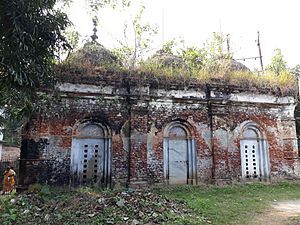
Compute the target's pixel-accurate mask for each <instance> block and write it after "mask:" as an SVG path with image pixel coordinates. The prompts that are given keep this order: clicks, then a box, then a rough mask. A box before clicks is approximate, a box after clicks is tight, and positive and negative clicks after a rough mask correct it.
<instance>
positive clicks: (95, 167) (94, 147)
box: [76, 139, 104, 185]
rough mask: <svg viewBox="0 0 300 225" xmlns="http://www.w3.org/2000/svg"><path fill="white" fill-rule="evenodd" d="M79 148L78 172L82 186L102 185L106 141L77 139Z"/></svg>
mask: <svg viewBox="0 0 300 225" xmlns="http://www.w3.org/2000/svg"><path fill="white" fill-rule="evenodd" d="M76 141H77V144H78V145H77V146H78V147H79V155H78V163H77V171H78V174H77V175H78V176H79V177H78V178H79V182H80V184H82V185H92V184H96V183H102V178H103V169H104V168H103V164H104V139H77V140H76Z"/></svg>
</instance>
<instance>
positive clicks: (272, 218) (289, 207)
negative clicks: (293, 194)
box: [248, 200, 300, 225]
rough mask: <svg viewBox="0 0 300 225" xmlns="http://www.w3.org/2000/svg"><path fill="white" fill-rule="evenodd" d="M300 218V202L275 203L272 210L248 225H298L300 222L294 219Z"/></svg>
mask: <svg viewBox="0 0 300 225" xmlns="http://www.w3.org/2000/svg"><path fill="white" fill-rule="evenodd" d="M299 216H300V200H289V201H279V202H273V203H272V208H271V209H269V210H268V211H267V212H265V213H263V214H261V215H259V216H257V217H256V218H255V219H254V220H253V221H251V222H250V223H248V225H296V224H300V220H299V219H298V220H293V219H292V218H293V217H299Z"/></svg>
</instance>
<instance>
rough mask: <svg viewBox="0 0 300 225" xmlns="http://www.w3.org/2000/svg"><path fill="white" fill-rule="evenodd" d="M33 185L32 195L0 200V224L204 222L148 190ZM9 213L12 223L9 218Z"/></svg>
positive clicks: (174, 201)
mask: <svg viewBox="0 0 300 225" xmlns="http://www.w3.org/2000/svg"><path fill="white" fill-rule="evenodd" d="M33 186H34V188H31V189H33V190H34V192H32V191H30V192H27V193H26V192H25V193H21V194H19V195H17V196H11V197H7V198H6V200H2V199H1V198H0V209H1V210H0V223H1V224H4V223H6V224H64V225H66V224H147V223H149V222H151V223H155V224H183V223H189V224H197V221H200V220H201V221H205V218H204V217H197V216H196V215H195V214H193V213H192V212H191V210H189V209H188V208H187V207H186V204H185V203H183V202H180V201H176V200H170V199H169V198H166V197H164V196H162V195H159V194H155V193H152V192H150V191H135V190H133V189H127V190H121V191H112V190H99V189H92V188H80V189H69V188H58V187H50V186H47V185H33ZM12 199H13V200H12ZM10 212H11V213H10ZM12 214H13V215H14V217H13V219H14V220H12V219H11V218H10V215H12Z"/></svg>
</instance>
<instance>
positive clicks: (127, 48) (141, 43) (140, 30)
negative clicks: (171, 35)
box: [113, 5, 157, 69]
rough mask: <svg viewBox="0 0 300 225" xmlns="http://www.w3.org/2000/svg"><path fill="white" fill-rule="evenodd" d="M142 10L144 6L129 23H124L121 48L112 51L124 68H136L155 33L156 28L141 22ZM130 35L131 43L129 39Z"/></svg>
mask: <svg viewBox="0 0 300 225" xmlns="http://www.w3.org/2000/svg"><path fill="white" fill-rule="evenodd" d="M144 10H145V6H143V5H141V6H140V9H139V11H138V12H137V13H136V14H135V16H134V18H133V20H132V21H131V23H129V22H128V21H126V22H125V25H124V31H123V34H124V38H123V39H122V40H119V44H120V46H121V47H119V48H115V49H114V50H113V52H114V53H115V54H116V55H117V56H118V57H119V59H120V60H121V61H122V62H123V65H124V66H125V68H129V69H135V68H136V66H137V65H138V63H139V62H140V61H141V60H142V58H143V56H144V55H145V54H146V53H148V52H149V51H150V49H151V48H150V44H151V43H152V41H153V36H154V35H155V34H156V33H157V28H156V26H153V25H151V24H150V23H147V22H144V21H143V15H144ZM130 28H131V29H130ZM131 32H132V33H131ZM132 34H133V41H131V40H130V38H129V36H131V35H132Z"/></svg>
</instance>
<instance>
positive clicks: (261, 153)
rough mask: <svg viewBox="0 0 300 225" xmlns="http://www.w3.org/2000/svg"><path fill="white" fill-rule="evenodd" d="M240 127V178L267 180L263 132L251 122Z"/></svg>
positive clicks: (267, 159) (266, 147)
mask: <svg viewBox="0 0 300 225" xmlns="http://www.w3.org/2000/svg"><path fill="white" fill-rule="evenodd" d="M241 126H242V129H241V131H240V134H239V139H240V152H241V170H242V177H243V178H244V179H253V178H257V179H259V180H261V179H269V177H270V159H269V149H268V142H267V136H266V133H265V131H264V130H263V129H262V127H261V126H260V125H259V124H257V123H255V122H253V121H245V122H243V123H242V124H241Z"/></svg>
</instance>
